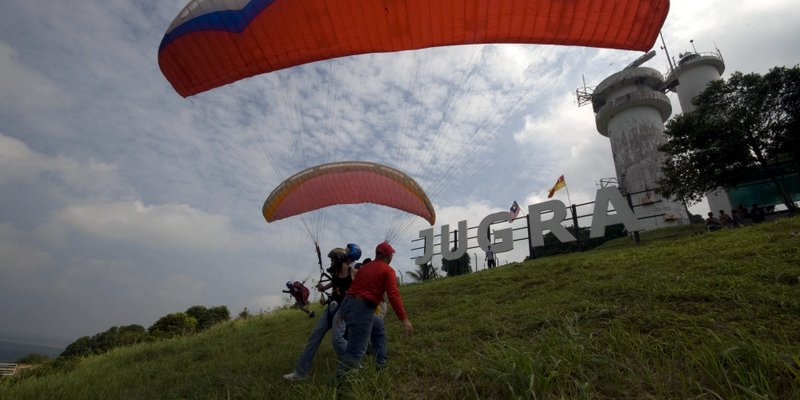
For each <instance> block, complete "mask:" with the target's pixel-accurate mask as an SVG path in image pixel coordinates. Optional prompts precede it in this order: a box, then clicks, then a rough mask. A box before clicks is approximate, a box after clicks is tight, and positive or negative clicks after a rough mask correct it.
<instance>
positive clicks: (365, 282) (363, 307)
mask: <svg viewBox="0 0 800 400" xmlns="http://www.w3.org/2000/svg"><path fill="white" fill-rule="evenodd" d="M393 254H394V249H393V248H392V246H390V245H389V243H387V242H383V243H381V244H379V245H378V246H377V247H376V248H375V261H373V262H371V263H369V264H365V265H363V266H361V269H359V271H358V274H357V275H356V277H355V279H354V280H353V283H352V284H351V285H350V289H348V290H347V296H345V298H344V301H343V302H342V307H341V309H340V310H339V313H340V315H341V316H342V318H344V320H345V322H346V323H347V329H348V332H347V348H346V349H345V351H344V354H343V355H342V356H341V358H340V359H339V365H338V367H337V368H336V376H337V378H341V377H343V376H344V374H345V373H346V372H347V371H348V370H350V369H351V368H353V367H357V366H358V365H359V364H360V363H361V358H363V357H364V353H365V352H366V350H367V342H368V341H369V338H370V332H371V331H372V321H373V319H372V318H373V315H374V313H375V309H376V307H377V306H378V304H380V302H381V299H383V295H384V293H386V294H387V295H388V297H389V304H391V305H392V310H394V313H395V314H397V319H399V320H400V322H402V323H403V333H405V334H406V336H409V335H411V334H412V333H413V332H414V328H413V327H412V326H411V321H410V320H409V319H408V317H407V316H406V310H405V308H403V299H402V298H401V297H400V290H399V289H398V288H397V280H396V279H397V277H396V275H395V273H394V269H392V267H390V266H389V263H391V262H392V257H393Z"/></svg>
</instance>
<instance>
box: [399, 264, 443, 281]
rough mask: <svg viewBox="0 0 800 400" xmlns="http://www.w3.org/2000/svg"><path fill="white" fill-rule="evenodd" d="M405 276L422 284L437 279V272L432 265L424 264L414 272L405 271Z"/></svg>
mask: <svg viewBox="0 0 800 400" xmlns="http://www.w3.org/2000/svg"><path fill="white" fill-rule="evenodd" d="M406 275H408V277H409V278H411V279H413V280H415V281H417V282H424V281H429V280H431V279H436V278H438V277H439V272H438V271H437V270H436V267H434V266H433V263H425V264H423V265H418V266H417V270H416V271H406Z"/></svg>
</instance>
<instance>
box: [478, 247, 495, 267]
mask: <svg viewBox="0 0 800 400" xmlns="http://www.w3.org/2000/svg"><path fill="white" fill-rule="evenodd" d="M476 262H477V260H476ZM495 265H496V264H495V260H494V250H492V246H489V247H488V248H487V249H486V267H487V268H494V267H495Z"/></svg>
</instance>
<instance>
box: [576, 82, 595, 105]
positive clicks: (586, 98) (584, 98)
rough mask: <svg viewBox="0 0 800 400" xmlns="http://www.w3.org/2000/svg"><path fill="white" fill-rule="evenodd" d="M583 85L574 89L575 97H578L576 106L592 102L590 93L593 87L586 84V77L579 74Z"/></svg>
mask: <svg viewBox="0 0 800 400" xmlns="http://www.w3.org/2000/svg"><path fill="white" fill-rule="evenodd" d="M581 78H582V79H583V86H582V87H579V88H577V89H575V97H577V98H578V107H583V106H585V105H587V104H589V103H591V102H592V94H593V93H594V89H595V87H589V86H586V77H585V76H584V75H583V74H581Z"/></svg>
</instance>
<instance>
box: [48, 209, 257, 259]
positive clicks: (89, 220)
mask: <svg viewBox="0 0 800 400" xmlns="http://www.w3.org/2000/svg"><path fill="white" fill-rule="evenodd" d="M54 221H55V222H54V223H55V224H56V225H58V226H59V227H60V228H61V229H65V230H66V231H70V230H73V229H74V230H76V231H78V232H82V233H85V234H88V235H91V236H94V237H96V238H98V239H103V240H113V241H121V242H125V243H128V244H138V245H142V246H145V247H149V248H159V249H169V248H175V249H182V250H183V251H187V250H192V251H203V252H205V251H235V250H239V249H242V248H244V247H247V246H248V245H250V244H252V239H250V238H249V237H246V236H244V235H242V234H240V233H238V232H237V231H236V230H235V229H234V228H233V226H232V224H231V221H230V218H229V217H227V216H224V215H214V214H209V213H206V212H204V211H202V210H198V209H195V208H192V207H190V206H187V205H183V204H166V205H145V204H143V203H142V202H141V201H129V202H111V203H93V204H76V205H70V206H67V207H65V208H63V209H61V210H59V211H58V212H57V213H56V215H55V216H54Z"/></svg>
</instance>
